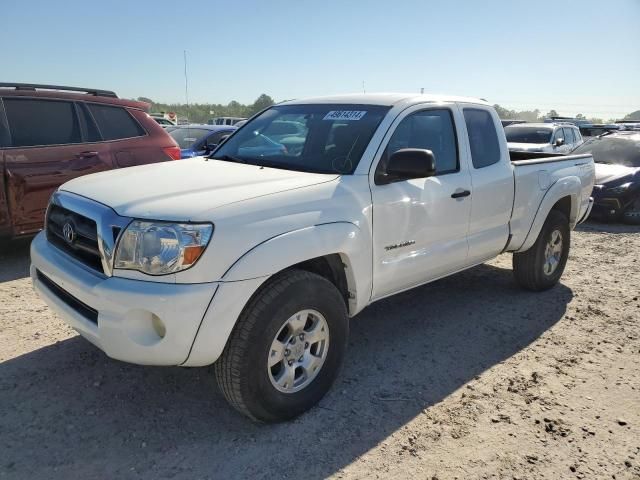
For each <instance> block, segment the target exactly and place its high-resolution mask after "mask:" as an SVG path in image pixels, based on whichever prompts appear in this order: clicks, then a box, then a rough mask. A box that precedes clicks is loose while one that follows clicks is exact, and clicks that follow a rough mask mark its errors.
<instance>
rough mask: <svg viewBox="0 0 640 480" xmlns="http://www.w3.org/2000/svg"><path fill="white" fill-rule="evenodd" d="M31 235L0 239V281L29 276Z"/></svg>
mask: <svg viewBox="0 0 640 480" xmlns="http://www.w3.org/2000/svg"><path fill="white" fill-rule="evenodd" d="M30 245H31V237H29V238H21V239H18V240H0V267H1V268H0V283H2V282H10V281H11V280H18V279H19V278H24V277H28V276H29V265H30V258H29V246H30Z"/></svg>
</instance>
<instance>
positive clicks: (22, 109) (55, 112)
mask: <svg viewBox="0 0 640 480" xmlns="http://www.w3.org/2000/svg"><path fill="white" fill-rule="evenodd" d="M4 106H5V112H6V115H7V120H8V122H9V131H10V133H11V146H13V147H34V146H45V145H68V144H72V143H80V142H81V141H82V140H81V135H80V127H79V124H78V117H77V116H76V111H75V107H74V105H73V103H72V102H64V101H55V100H32V99H26V98H5V99H4Z"/></svg>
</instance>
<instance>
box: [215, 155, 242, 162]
mask: <svg viewBox="0 0 640 480" xmlns="http://www.w3.org/2000/svg"><path fill="white" fill-rule="evenodd" d="M207 158H210V159H211V160H223V161H225V162H235V163H247V161H246V160H245V159H243V158H239V157H234V156H233V155H220V156H219V157H207Z"/></svg>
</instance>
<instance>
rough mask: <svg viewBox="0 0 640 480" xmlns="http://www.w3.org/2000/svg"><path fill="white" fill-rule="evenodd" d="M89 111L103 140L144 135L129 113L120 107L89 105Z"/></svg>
mask: <svg viewBox="0 0 640 480" xmlns="http://www.w3.org/2000/svg"><path fill="white" fill-rule="evenodd" d="M89 110H90V111H91V113H92V115H93V118H95V120H96V122H97V124H98V128H99V129H100V133H101V134H102V138H103V139H104V140H118V139H121V138H132V137H141V136H143V135H145V133H146V132H145V131H144V130H143V129H142V127H141V126H140V125H138V122H136V121H135V120H134V119H133V117H132V116H131V115H130V114H129V112H127V110H126V109H124V108H122V107H112V106H109V105H97V104H91V105H89Z"/></svg>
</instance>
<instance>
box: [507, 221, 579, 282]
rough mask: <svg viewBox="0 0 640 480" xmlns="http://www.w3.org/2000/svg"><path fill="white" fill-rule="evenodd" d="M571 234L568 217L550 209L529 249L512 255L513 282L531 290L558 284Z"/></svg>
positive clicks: (565, 260)
mask: <svg viewBox="0 0 640 480" xmlns="http://www.w3.org/2000/svg"><path fill="white" fill-rule="evenodd" d="M558 235H559V238H560V245H559V247H558V243H557V239H558ZM570 235H571V234H570V230H569V220H568V219H567V217H566V216H565V215H564V214H563V213H562V212H560V211H558V210H551V211H550V212H549V216H548V217H547V219H546V220H545V222H544V225H543V226H542V230H540V234H539V235H538V238H537V239H536V242H535V243H534V244H533V245H532V246H531V248H530V249H529V250H527V251H526V252H521V253H514V254H513V274H514V276H515V279H516V282H518V284H519V285H520V286H521V287H523V288H526V289H527V290H532V291H541V290H548V289H549V288H551V287H553V286H554V285H555V284H556V283H558V281H559V280H560V277H561V276H562V272H563V271H564V267H565V265H566V264H567V258H568V257H569V248H570V244H571V237H570ZM558 248H559V250H558ZM548 249H550V250H548ZM547 254H549V255H547ZM551 257H553V258H551Z"/></svg>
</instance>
